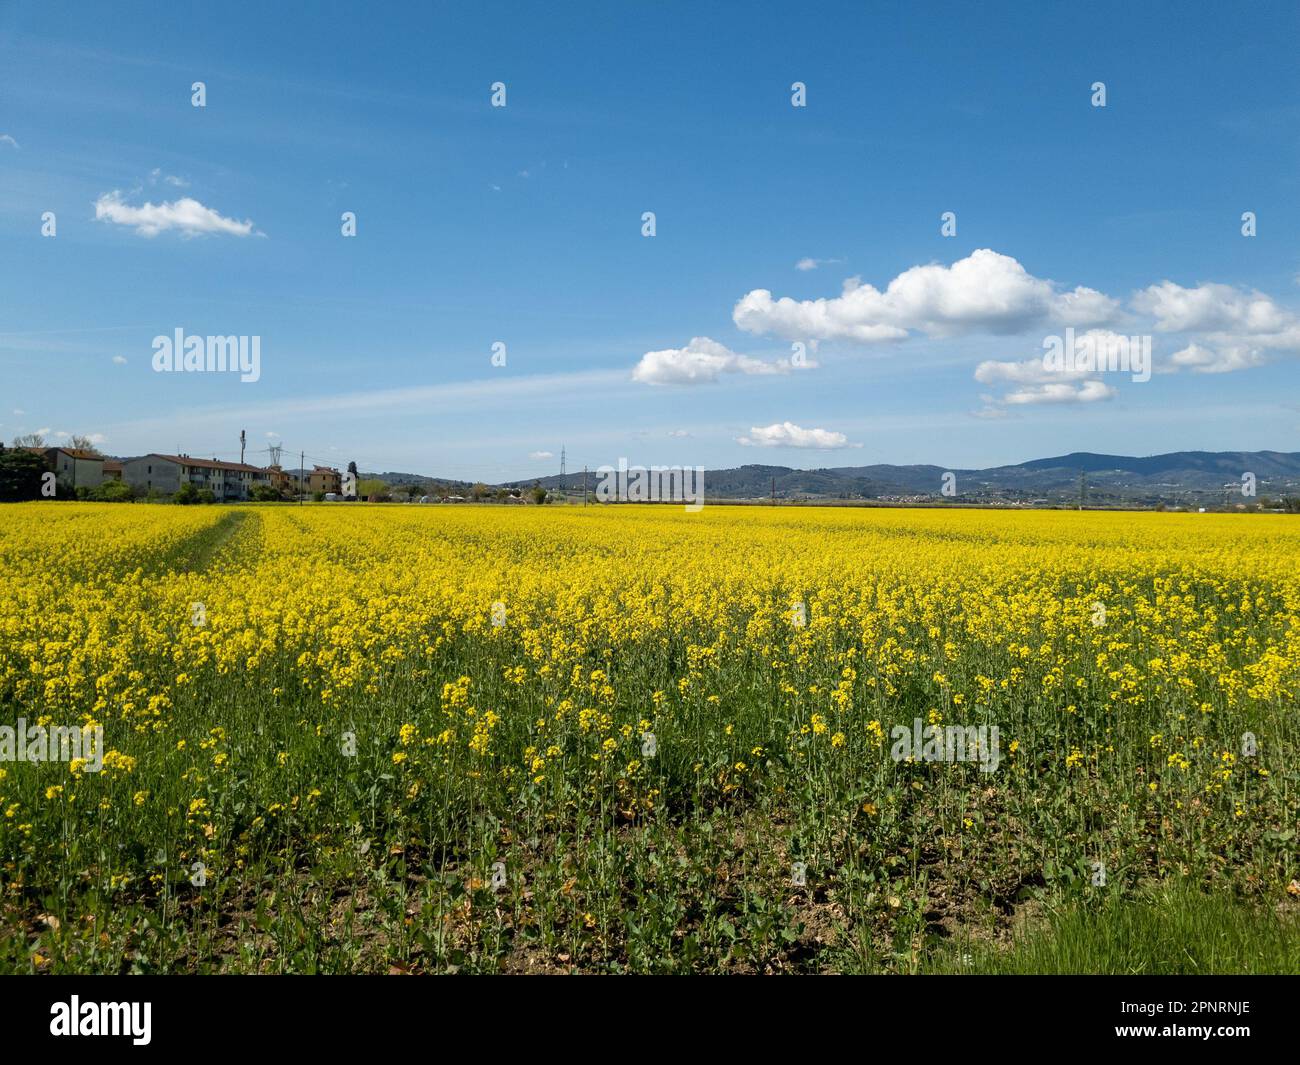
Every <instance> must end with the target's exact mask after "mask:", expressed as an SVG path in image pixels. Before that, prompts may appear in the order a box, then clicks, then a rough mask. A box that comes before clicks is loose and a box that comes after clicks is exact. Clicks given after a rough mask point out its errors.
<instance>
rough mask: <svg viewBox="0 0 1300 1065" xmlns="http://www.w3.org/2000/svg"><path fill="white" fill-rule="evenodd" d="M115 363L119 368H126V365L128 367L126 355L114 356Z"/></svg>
mask: <svg viewBox="0 0 1300 1065" xmlns="http://www.w3.org/2000/svg"><path fill="white" fill-rule="evenodd" d="M113 362H114V364H115V365H117V366H125V365H126V356H125V355H114V356H113Z"/></svg>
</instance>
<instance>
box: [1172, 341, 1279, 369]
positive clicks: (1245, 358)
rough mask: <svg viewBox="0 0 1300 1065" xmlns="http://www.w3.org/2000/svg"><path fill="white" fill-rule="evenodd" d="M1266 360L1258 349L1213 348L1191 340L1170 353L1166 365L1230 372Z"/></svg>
mask: <svg viewBox="0 0 1300 1065" xmlns="http://www.w3.org/2000/svg"><path fill="white" fill-rule="evenodd" d="M1267 361H1268V360H1267V359H1266V358H1265V357H1264V355H1263V353H1262V352H1260V351H1259V350H1258V349H1252V348H1249V347H1246V346H1244V345H1236V346H1230V347H1225V348H1219V349H1213V348H1207V347H1204V346H1202V345H1201V344H1197V343H1196V342H1195V341H1193V342H1192V343H1190V344H1188V345H1187V347H1185V348H1183V349H1182V350H1181V351H1175V352H1174V353H1173V354H1172V355H1170V356H1169V362H1168V364H1167V365H1168V366H1169V367H1170V368H1171V369H1174V370H1191V371H1192V372H1193V373H1232V372H1233V371H1234V370H1248V369H1250V368H1251V367H1252V366H1262V365H1263V364H1264V363H1265V362H1267Z"/></svg>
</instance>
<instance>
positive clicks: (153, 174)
mask: <svg viewBox="0 0 1300 1065" xmlns="http://www.w3.org/2000/svg"><path fill="white" fill-rule="evenodd" d="M159 181H163V182H165V183H166V184H168V185H172V186H174V187H175V188H178V189H187V188H189V187H190V183H189V182H188V181H186V180H185V179H184V178H180V177H177V176H176V175H175V174H164V173H163V172H162V170H161V169H159V168H158V167H154V168H153V169H152V170H150V171H149V184H150V185H156V184H158V182H159Z"/></svg>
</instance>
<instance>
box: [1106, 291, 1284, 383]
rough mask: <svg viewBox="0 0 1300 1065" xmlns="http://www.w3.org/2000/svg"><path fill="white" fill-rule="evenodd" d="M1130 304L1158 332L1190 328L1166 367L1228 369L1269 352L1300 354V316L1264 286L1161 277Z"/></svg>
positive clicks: (1263, 359) (1259, 361) (1260, 361)
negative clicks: (1183, 282)
mask: <svg viewBox="0 0 1300 1065" xmlns="http://www.w3.org/2000/svg"><path fill="white" fill-rule="evenodd" d="M1132 304H1133V307H1134V308H1135V309H1136V310H1138V311H1140V312H1142V313H1144V314H1149V315H1151V316H1152V317H1154V318H1155V320H1156V321H1155V328H1156V329H1158V330H1160V331H1161V332H1167V333H1184V334H1189V338H1188V339H1189V343H1188V344H1187V346H1186V347H1184V348H1182V349H1181V350H1180V351H1177V352H1175V353H1174V354H1173V355H1172V356H1170V358H1169V359H1168V361H1167V362H1166V363H1165V366H1164V369H1165V370H1166V371H1167V372H1175V373H1176V372H1177V371H1179V370H1191V371H1192V372H1194V373H1231V372H1233V371H1235V370H1245V369H1249V368H1251V367H1253V366H1262V365H1264V364H1265V363H1267V362H1268V361H1269V359H1270V357H1271V356H1272V355H1273V354H1289V355H1296V354H1300V318H1297V316H1296V315H1295V314H1293V313H1292V312H1291V311H1289V310H1287V309H1286V308H1285V307H1282V306H1281V305H1280V304H1278V303H1277V302H1275V301H1274V300H1273V299H1272V298H1271V297H1269V296H1266V295H1265V294H1264V293H1262V292H1257V291H1255V290H1247V289H1242V288H1234V287H1233V286H1232V285H1222V284H1213V283H1206V284H1201V285H1197V286H1196V287H1195V288H1185V287H1183V286H1182V285H1178V284H1175V283H1174V282H1172V281H1162V282H1160V284H1158V285H1151V286H1150V287H1148V288H1146V289H1143V290H1142V291H1141V292H1139V293H1137V294H1136V295H1135V296H1134V297H1133V301H1132Z"/></svg>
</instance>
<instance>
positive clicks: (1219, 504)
mask: <svg viewBox="0 0 1300 1065" xmlns="http://www.w3.org/2000/svg"><path fill="white" fill-rule="evenodd" d="M242 440H243V436H242V434H241V443H242ZM241 450H242V448H241ZM268 450H269V453H270V457H271V458H272V461H271V462H270V463H268V464H267V465H265V466H259V465H255V464H252V463H248V462H244V461H239V462H234V461H227V460H223V459H219V458H217V457H216V456H213V457H212V458H202V457H199V456H196V455H191V454H188V453H185V452H180V453H165V452H150V453H149V454H146V455H138V456H133V457H114V456H110V455H105V454H103V453H102V452H101V451H100V450H99V448H98V447H97V446H95V444H94V443H93V441H91V440H90V439H89V438H86V437H72V438H71V439H70V440H69V442H68V443H67V444H66V445H64V444H57V445H52V444H48V443H47V442H46V441H45V440H44V439H42V438H40V437H38V436H32V435H29V436H25V437H19V438H17V439H16V440H14V441H13V442H12V443H11V445H10V446H8V447H6V446H5V445H4V443H3V442H0V500H3V501H14V500H23V499H42V498H46V499H79V500H87V501H98V502H134V501H144V502H169V503H182V504H184V503H246V502H303V501H308V500H310V501H315V502H344V501H347V502H352V501H361V502H371V503H388V502H399V503H502V504H510V505H537V504H543V503H572V502H583V503H586V502H592V503H594V502H596V498H595V496H594V493H593V492H592V490H591V489H592V488H593V487H594V477H593V476H592V475H593V474H594V472H595V471H592V470H589V469H584V470H581V471H576V472H569V471H567V470H564V469H563V468H562V469H561V471H560V472H559V473H558V474H552V475H548V476H545V477H537V478H533V479H531V480H529V479H525V480H520V481H510V482H505V483H501V484H485V483H482V482H469V481H462V480H456V479H451V478H439V477H430V476H425V475H421V474H416V473H399V472H384V473H373V472H362V471H359V470H358V468H357V464H356V463H355V462H350V463H347V464H346V466H345V467H344V468H343V469H340V468H338V467H337V466H331V465H325V464H320V463H313V464H312V465H310V466H308V465H306V464H303V465H300V466H299V467H296V468H285V467H284V466H283V464H282V462H281V461H280V455H281V451H282V450H283V449H282V448H279V447H272V448H270V449H268ZM704 483H705V496H706V498H707V499H708V500H709V501H713V502H724V501H725V502H728V503H737V504H745V503H747V504H764V503H766V504H777V503H781V504H801V505H812V506H815V505H821V506H913V507H915V506H980V507H1014V508H1047V509H1061V508H1070V509H1078V508H1090V509H1137V510H1192V511H1271V512H1284V513H1300V453H1287V452H1276V451H1255V452H1200V451H1188V452H1171V453H1169V454H1165V455H1154V456H1146V457H1141V458H1137V457H1132V456H1118V455H1100V454H1094V453H1091V452H1077V453H1073V454H1070V455H1063V456H1059V457H1056V458H1045V459H1034V460H1031V461H1028V462H1023V463H1019V464H1015V465H1010V466H999V467H992V468H988V469H948V470H946V469H944V468H942V467H939V466H932V465H911V466H898V465H875V466H859V467H836V468H825V469H811V470H807V469H794V468H791V467H788V466H767V465H758V464H751V465H746V466H740V467H735V468H732V469H720V470H709V471H705V473H704Z"/></svg>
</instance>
